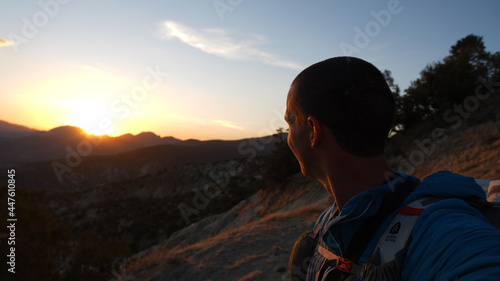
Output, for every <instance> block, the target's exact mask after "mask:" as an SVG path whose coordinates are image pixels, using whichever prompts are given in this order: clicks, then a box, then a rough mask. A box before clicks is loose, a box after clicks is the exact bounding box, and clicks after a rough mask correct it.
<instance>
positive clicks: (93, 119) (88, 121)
mask: <svg viewBox="0 0 500 281" xmlns="http://www.w3.org/2000/svg"><path fill="white" fill-rule="evenodd" d="M69 108H70V110H71V117H70V119H69V120H68V125H72V126H77V127H80V128H82V129H83V130H84V131H85V132H87V133H88V134H92V135H96V136H101V135H106V134H111V133H112V131H110V130H109V129H108V130H103V127H102V125H101V124H102V122H103V121H109V120H110V119H111V118H112V116H113V113H112V112H111V111H110V109H109V108H108V107H107V106H105V105H104V104H101V103H97V102H91V101H80V102H72V103H71V104H70V105H69ZM106 128H109V126H108V127H106Z"/></svg>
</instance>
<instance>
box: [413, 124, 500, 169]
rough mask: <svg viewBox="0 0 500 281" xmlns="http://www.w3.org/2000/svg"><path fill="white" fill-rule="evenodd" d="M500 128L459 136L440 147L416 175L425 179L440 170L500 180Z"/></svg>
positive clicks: (479, 128)
mask: <svg viewBox="0 0 500 281" xmlns="http://www.w3.org/2000/svg"><path fill="white" fill-rule="evenodd" d="M498 125H499V124H498V122H497V123H490V124H483V125H480V126H477V127H474V128H470V129H468V130H466V131H464V132H461V133H458V134H457V136H456V137H454V138H453V139H452V140H450V141H448V142H447V141H445V142H444V143H443V144H439V145H438V146H437V148H436V152H435V153H434V154H433V155H431V157H430V159H428V161H426V162H425V163H424V164H423V165H421V166H420V167H418V168H417V169H416V170H415V172H414V175H415V176H417V177H420V178H423V177H425V176H427V175H429V174H431V173H433V172H436V171H438V170H449V171H451V172H453V173H458V174H462V175H465V176H469V177H474V178H477V179H498V178H500V166H499V163H500V132H499V130H498V129H497V128H498V127H497V126H498Z"/></svg>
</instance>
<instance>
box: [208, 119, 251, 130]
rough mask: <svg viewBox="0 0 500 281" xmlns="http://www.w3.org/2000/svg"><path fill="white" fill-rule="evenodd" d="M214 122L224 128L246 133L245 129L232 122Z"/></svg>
mask: <svg viewBox="0 0 500 281" xmlns="http://www.w3.org/2000/svg"><path fill="white" fill-rule="evenodd" d="M212 122H213V123H215V124H218V125H220V126H222V127H227V128H230V129H235V130H240V131H244V130H245V128H244V127H241V126H238V125H236V124H234V123H233V122H231V121H224V120H212Z"/></svg>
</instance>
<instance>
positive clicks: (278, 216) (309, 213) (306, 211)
mask: <svg viewBox="0 0 500 281" xmlns="http://www.w3.org/2000/svg"><path fill="white" fill-rule="evenodd" d="M324 210H325V207H324V206H315V205H309V206H305V207H302V208H300V209H296V210H291V211H287V212H279V213H273V214H270V215H267V216H265V217H264V218H262V219H261V220H260V221H259V222H261V223H267V222H272V221H277V220H283V219H290V218H296V217H301V216H302V217H314V215H317V214H318V213H322V212H323V211H324Z"/></svg>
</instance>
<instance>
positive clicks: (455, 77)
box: [397, 34, 500, 129]
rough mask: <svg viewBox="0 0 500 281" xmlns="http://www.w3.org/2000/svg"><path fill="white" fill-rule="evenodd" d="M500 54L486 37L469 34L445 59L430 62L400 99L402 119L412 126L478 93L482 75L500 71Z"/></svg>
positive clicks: (407, 125)
mask: <svg viewBox="0 0 500 281" xmlns="http://www.w3.org/2000/svg"><path fill="white" fill-rule="evenodd" d="M499 65H500V54H499V53H498V52H497V53H495V54H493V55H491V54H490V53H488V52H487V51H486V49H485V46H484V43H483V38H482V37H480V36H476V35H473V34H471V35H468V36H466V37H464V38H462V39H460V40H458V41H457V43H456V44H455V45H453V46H452V47H451V48H450V52H449V55H448V56H446V57H445V58H444V59H443V60H442V61H440V62H435V63H432V64H429V65H427V66H426V67H425V68H424V69H423V70H422V71H421V72H420V78H418V79H417V80H415V81H412V83H411V85H410V87H408V89H406V90H405V95H404V96H402V97H401V98H400V99H399V103H398V104H397V106H398V114H399V120H398V121H399V122H400V123H401V125H402V126H403V127H404V128H405V129H408V128H411V127H413V126H415V125H416V124H417V123H418V122H421V121H422V120H425V119H429V118H434V117H436V116H441V115H442V114H443V112H445V111H446V110H447V109H449V108H451V107H452V106H453V104H461V103H462V102H463V100H464V99H465V98H466V97H467V96H469V95H471V94H474V90H475V87H476V83H477V81H478V78H479V77H487V76H490V77H491V76H493V75H497V74H499V73H500V71H499V69H500V66H499Z"/></svg>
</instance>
